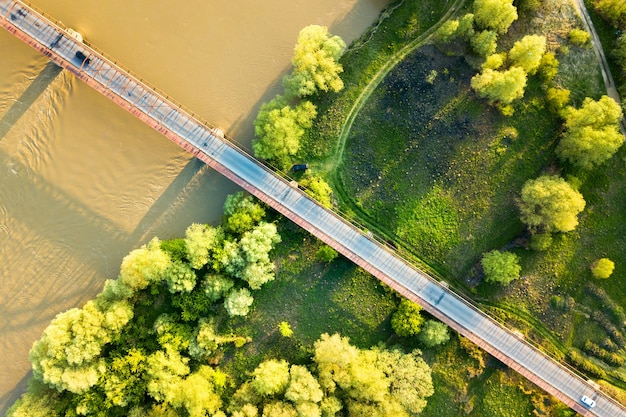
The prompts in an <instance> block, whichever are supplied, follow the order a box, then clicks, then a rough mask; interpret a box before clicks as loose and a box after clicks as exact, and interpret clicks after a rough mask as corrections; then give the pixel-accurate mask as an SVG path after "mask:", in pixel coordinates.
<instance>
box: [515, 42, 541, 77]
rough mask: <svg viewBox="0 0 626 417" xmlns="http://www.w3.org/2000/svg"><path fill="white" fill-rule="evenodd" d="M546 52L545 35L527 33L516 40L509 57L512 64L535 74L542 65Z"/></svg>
mask: <svg viewBox="0 0 626 417" xmlns="http://www.w3.org/2000/svg"><path fill="white" fill-rule="evenodd" d="M545 52H546V38H545V36H539V35H526V36H524V37H523V38H522V39H520V40H519V41H517V42H515V44H514V45H513V47H512V48H511V51H510V52H509V59H510V60H511V65H513V66H517V67H520V68H522V69H523V70H524V71H526V73H528V74H534V73H536V72H537V69H538V68H539V66H540V65H541V59H542V58H543V55H544V53H545Z"/></svg>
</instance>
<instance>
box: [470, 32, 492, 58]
mask: <svg viewBox="0 0 626 417" xmlns="http://www.w3.org/2000/svg"><path fill="white" fill-rule="evenodd" d="M470 46H471V47H472V50H473V51H474V52H476V53H477V54H478V55H480V56H482V57H487V56H489V55H491V54H493V53H494V52H495V51H496V48H497V47H498V34H497V33H496V32H495V31H493V30H483V31H481V32H476V33H474V34H473V35H472V37H471V38H470Z"/></svg>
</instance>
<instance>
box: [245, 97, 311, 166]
mask: <svg viewBox="0 0 626 417" xmlns="http://www.w3.org/2000/svg"><path fill="white" fill-rule="evenodd" d="M315 116H317V109H316V107H315V106H314V105H313V104H312V103H311V102H309V101H303V102H301V103H300V104H298V105H297V106H295V107H291V106H289V104H288V103H287V101H286V100H285V98H284V97H282V96H280V95H279V96H276V97H275V98H274V99H272V100H271V101H270V102H269V103H265V104H263V105H262V106H261V110H260V111H259V114H258V116H257V118H256V120H255V121H254V132H255V136H256V139H255V140H254V141H253V142H252V149H253V150H254V154H255V155H256V156H257V157H259V158H263V159H267V160H272V161H275V162H276V163H278V164H279V166H281V167H285V166H287V165H288V161H289V157H290V156H291V155H294V154H295V153H296V152H298V149H300V139H301V138H302V136H303V135H304V132H305V129H308V128H310V127H311V126H312V124H313V119H315Z"/></svg>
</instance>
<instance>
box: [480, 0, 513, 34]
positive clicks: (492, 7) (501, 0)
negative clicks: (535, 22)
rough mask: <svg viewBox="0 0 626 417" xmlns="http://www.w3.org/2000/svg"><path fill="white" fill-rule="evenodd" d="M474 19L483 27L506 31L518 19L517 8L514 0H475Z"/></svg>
mask: <svg viewBox="0 0 626 417" xmlns="http://www.w3.org/2000/svg"><path fill="white" fill-rule="evenodd" d="M474 19H475V21H476V23H478V25H480V26H481V27H483V28H487V29H493V30H495V31H497V32H498V33H506V32H507V31H508V30H509V26H511V24H512V23H513V22H514V21H515V20H517V9H516V8H515V6H513V0H475V1H474Z"/></svg>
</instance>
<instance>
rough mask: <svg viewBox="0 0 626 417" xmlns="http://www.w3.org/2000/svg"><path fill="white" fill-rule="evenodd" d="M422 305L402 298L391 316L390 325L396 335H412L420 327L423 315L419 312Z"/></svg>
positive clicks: (416, 332) (422, 322)
mask: <svg viewBox="0 0 626 417" xmlns="http://www.w3.org/2000/svg"><path fill="white" fill-rule="evenodd" d="M421 311H422V307H420V306H419V305H418V304H416V303H414V302H413V301H410V300H407V299H402V301H400V305H399V306H398V309H397V310H396V312H395V313H393V316H392V317H391V327H392V328H393V331H394V332H396V334H397V335H398V336H404V337H409V336H414V335H416V334H418V333H419V332H420V330H421V329H422V324H424V317H422V315H421V314H420V312H421Z"/></svg>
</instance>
